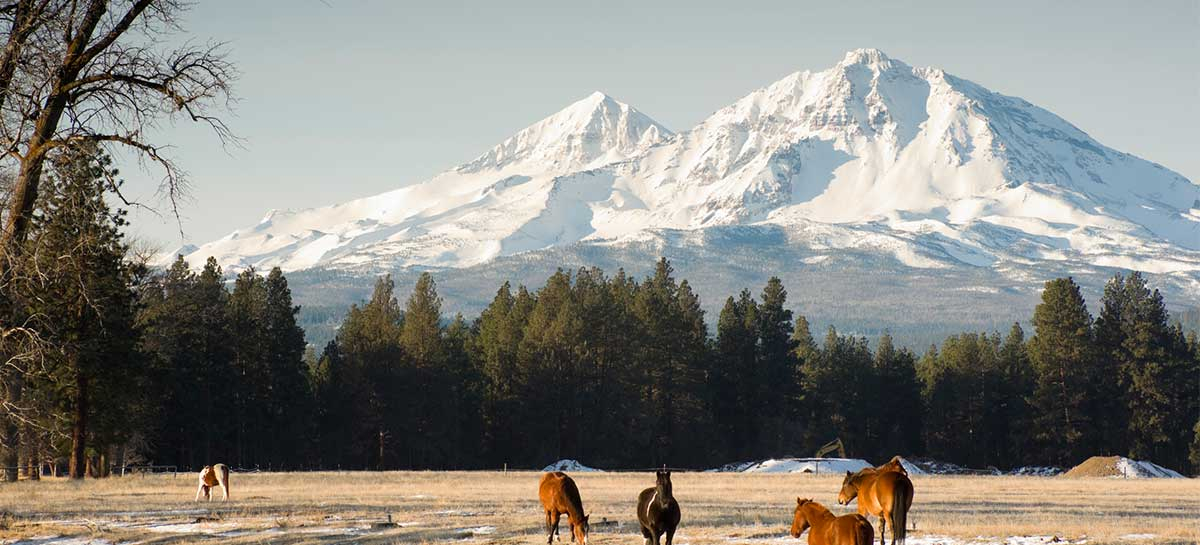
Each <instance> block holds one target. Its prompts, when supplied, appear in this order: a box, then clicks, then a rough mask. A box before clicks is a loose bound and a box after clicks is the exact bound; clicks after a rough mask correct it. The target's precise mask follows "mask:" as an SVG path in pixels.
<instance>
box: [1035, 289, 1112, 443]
mask: <svg viewBox="0 0 1200 545" xmlns="http://www.w3.org/2000/svg"><path fill="white" fill-rule="evenodd" d="M1091 326H1092V318H1091V315H1089V314H1088V311H1087V306H1086V304H1085V303H1084V300H1083V295H1082V294H1081V293H1080V291H1079V286H1078V285H1077V284H1075V281H1074V280H1072V279H1070V278H1059V279H1056V280H1051V281H1049V282H1046V287H1045V290H1044V291H1043V292H1042V302H1041V303H1040V304H1038V306H1037V308H1036V309H1035V310H1034V313H1033V327H1034V336H1033V338H1032V339H1030V341H1029V358H1030V361H1031V362H1032V364H1033V368H1034V371H1035V377H1036V379H1035V387H1034V392H1033V397H1032V405H1033V408H1034V411H1035V417H1034V421H1033V424H1034V434H1035V439H1036V440H1037V441H1038V443H1039V445H1040V447H1041V452H1042V454H1041V456H1040V458H1041V461H1042V462H1044V463H1047V464H1057V465H1060V466H1066V465H1068V464H1075V463H1078V462H1079V461H1081V460H1083V459H1084V458H1086V457H1087V456H1089V455H1090V454H1091V453H1092V452H1095V450H1096V447H1097V445H1096V435H1097V434H1096V431H1095V429H1096V428H1095V422H1093V421H1092V418H1091V415H1090V414H1089V412H1088V410H1089V408H1090V407H1091V400H1092V396H1093V395H1094V393H1095V390H1094V386H1093V385H1094V384H1095V382H1096V381H1097V380H1110V379H1109V378H1106V377H1097V376H1096V374H1095V372H1096V368H1095V365H1094V362H1095V360H1096V351H1095V349H1094V347H1093V340H1092V330H1091V329H1092V327H1091Z"/></svg>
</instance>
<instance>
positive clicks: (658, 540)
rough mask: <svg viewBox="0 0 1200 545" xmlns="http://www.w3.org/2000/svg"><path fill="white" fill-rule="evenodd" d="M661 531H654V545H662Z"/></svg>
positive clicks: (656, 529)
mask: <svg viewBox="0 0 1200 545" xmlns="http://www.w3.org/2000/svg"><path fill="white" fill-rule="evenodd" d="M662 535H663V533H662V531H660V530H659V529H658V528H655V529H654V545H662Z"/></svg>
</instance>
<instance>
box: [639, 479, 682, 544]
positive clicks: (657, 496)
mask: <svg viewBox="0 0 1200 545" xmlns="http://www.w3.org/2000/svg"><path fill="white" fill-rule="evenodd" d="M637 516H638V524H640V525H641V526H642V536H643V537H645V538H646V545H650V543H651V540H653V543H654V545H660V543H661V541H659V538H660V537H662V535H663V534H666V535H667V545H671V542H672V541H674V539H675V528H676V527H678V526H679V502H676V501H675V495H674V491H673V490H672V489H671V472H670V471H658V472H656V473H655V481H654V486H653V487H652V488H647V489H645V490H643V491H642V493H641V494H639V495H638V503H637Z"/></svg>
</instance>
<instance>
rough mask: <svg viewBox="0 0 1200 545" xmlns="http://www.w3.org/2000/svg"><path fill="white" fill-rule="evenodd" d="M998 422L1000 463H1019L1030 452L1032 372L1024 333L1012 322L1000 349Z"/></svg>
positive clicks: (1017, 324) (1018, 325)
mask: <svg viewBox="0 0 1200 545" xmlns="http://www.w3.org/2000/svg"><path fill="white" fill-rule="evenodd" d="M1000 377H1001V378H1000V384H999V386H1000V392H999V393H998V398H999V405H1000V407H999V409H1000V411H999V414H1000V418H999V422H998V424H999V425H998V428H997V430H996V431H995V434H996V436H997V437H1000V438H1002V439H1001V440H1000V444H1001V450H1000V451H999V452H1000V454H999V457H1000V459H1001V460H1010V461H1011V463H1019V462H1020V460H1021V459H1022V458H1023V457H1024V456H1026V453H1027V452H1029V450H1030V449H1031V448H1032V433H1031V431H1030V430H1031V428H1032V426H1033V412H1032V409H1031V407H1030V406H1029V399H1030V397H1031V396H1032V395H1033V388H1034V372H1033V367H1032V365H1031V364H1030V362H1029V352H1028V351H1027V350H1026V347H1025V330H1023V329H1021V324H1019V323H1016V322H1014V323H1013V325H1012V328H1011V329H1009V332H1008V335H1007V336H1006V337H1004V344H1002V345H1001V346H1000Z"/></svg>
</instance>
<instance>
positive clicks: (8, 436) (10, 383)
mask: <svg viewBox="0 0 1200 545" xmlns="http://www.w3.org/2000/svg"><path fill="white" fill-rule="evenodd" d="M0 267H3V265H2V264H0ZM5 382H6V384H5V385H4V386H5V390H6V391H7V392H6V393H7V394H8V399H9V402H10V403H19V402H20V401H21V391H22V389H23V384H22V380H21V375H20V373H19V372H12V376H10V377H8V379H7V380H5ZM4 420H5V422H4V438H3V441H2V443H3V444H5V445H8V448H7V449H5V451H4V456H3V459H0V466H4V480H5V481H8V482H16V480H17V467H16V466H17V452H19V451H20V449H21V433H20V428H19V427H18V426H17V419H16V418H14V417H11V416H10V417H8V418H5V419H4Z"/></svg>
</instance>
